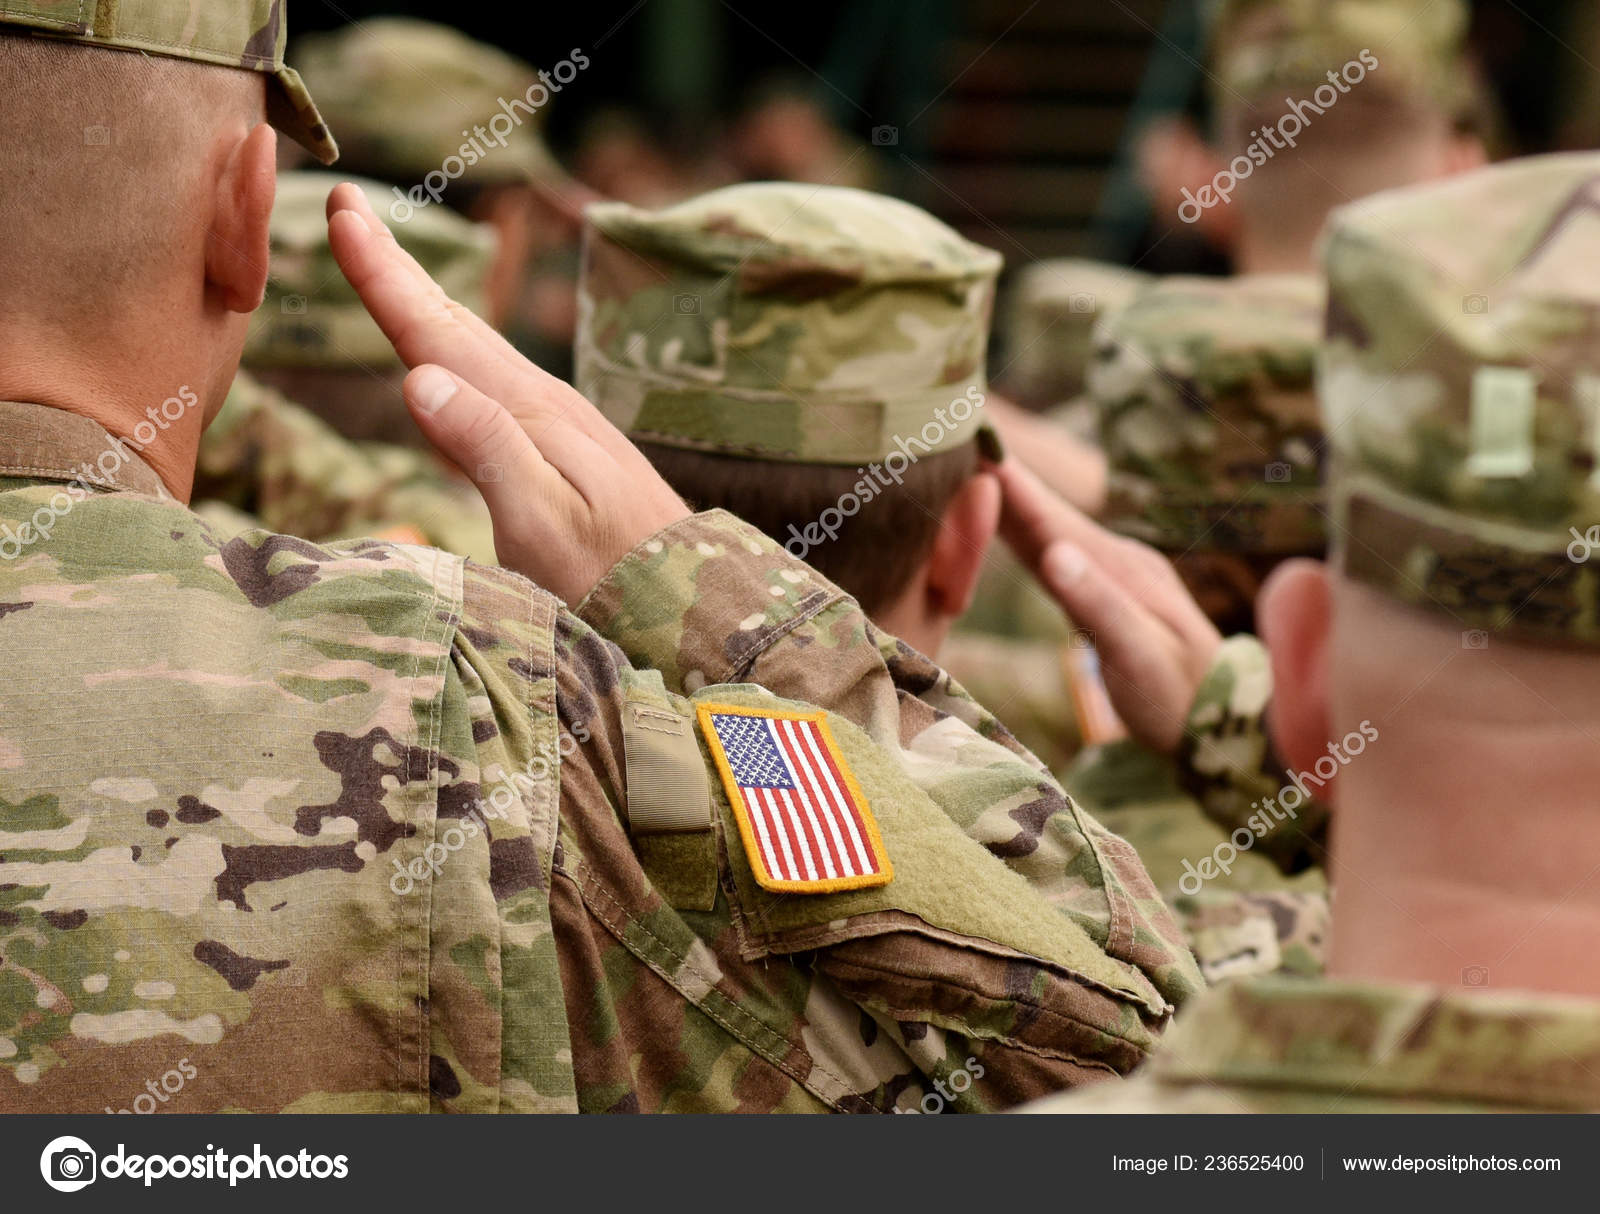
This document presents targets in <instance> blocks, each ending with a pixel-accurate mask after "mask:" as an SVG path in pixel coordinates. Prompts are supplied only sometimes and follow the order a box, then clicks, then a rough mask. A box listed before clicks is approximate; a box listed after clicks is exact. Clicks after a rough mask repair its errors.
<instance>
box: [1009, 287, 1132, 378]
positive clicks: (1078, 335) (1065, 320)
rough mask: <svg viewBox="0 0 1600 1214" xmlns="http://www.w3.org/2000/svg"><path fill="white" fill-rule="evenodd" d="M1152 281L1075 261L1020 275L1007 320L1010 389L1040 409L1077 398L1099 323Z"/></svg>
mask: <svg viewBox="0 0 1600 1214" xmlns="http://www.w3.org/2000/svg"><path fill="white" fill-rule="evenodd" d="M1152 281H1154V280H1153V279H1152V278H1151V277H1150V275H1148V274H1145V273H1142V272H1141V271H1139V270H1130V269H1128V268H1127V267H1126V266H1118V265H1111V264H1110V263H1108V262H1103V261H1086V260H1082V259H1079V258H1071V257H1064V258H1059V259H1056V260H1052V261H1040V262H1035V263H1034V264H1033V265H1031V266H1027V267H1026V268H1024V269H1023V270H1021V271H1020V272H1019V273H1018V275H1017V282H1016V285H1015V286H1014V287H1013V288H1012V293H1011V306H1010V308H1009V310H1008V312H1009V314H1008V316H1007V320H1008V324H1007V333H1008V341H1007V343H1006V349H1007V353H1008V355H1009V358H1010V365H1009V367H1008V368H1007V374H1008V376H1009V379H1008V381H1007V382H1008V384H1009V385H1010V386H1011V387H1012V389H1013V390H1014V391H1015V392H1016V394H1017V395H1018V396H1019V397H1022V398H1023V399H1024V400H1027V401H1035V402H1038V403H1041V404H1046V403H1048V404H1055V403H1058V402H1060V401H1064V400H1067V399H1068V398H1069V397H1072V396H1076V395H1077V394H1078V393H1079V392H1081V391H1082V390H1083V381H1084V373H1085V372H1086V371H1087V370H1088V367H1089V359H1090V357H1091V355H1092V354H1093V351H1094V345H1093V341H1092V337H1093V334H1094V327H1095V325H1096V323H1098V322H1099V321H1100V320H1101V319H1102V318H1103V317H1106V316H1110V315H1112V314H1113V313H1116V312H1120V311H1121V310H1122V309H1123V308H1125V307H1127V306H1128V304H1129V303H1130V302H1131V301H1132V300H1133V297H1134V296H1135V295H1136V294H1138V292H1139V291H1140V290H1141V289H1142V288H1144V287H1145V286H1146V285H1147V284H1149V283H1150V282H1152Z"/></svg>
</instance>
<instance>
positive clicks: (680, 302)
mask: <svg viewBox="0 0 1600 1214" xmlns="http://www.w3.org/2000/svg"><path fill="white" fill-rule="evenodd" d="M672 310H673V311H674V312H676V313H677V314H678V315H679V316H699V315H700V297H699V296H698V295H674V296H673V297H672Z"/></svg>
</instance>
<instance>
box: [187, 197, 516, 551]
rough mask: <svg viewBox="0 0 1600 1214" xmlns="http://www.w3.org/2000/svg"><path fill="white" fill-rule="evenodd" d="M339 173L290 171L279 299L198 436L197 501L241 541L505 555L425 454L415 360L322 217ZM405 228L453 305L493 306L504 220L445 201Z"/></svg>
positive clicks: (480, 511)
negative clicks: (409, 370)
mask: <svg viewBox="0 0 1600 1214" xmlns="http://www.w3.org/2000/svg"><path fill="white" fill-rule="evenodd" d="M340 180H341V179H340V178H339V177H338V176H336V175H334V174H331V173H317V172H288V173H280V174H279V176H278V194H277V198H276V200H275V201H274V203H273V207H272V222H271V263H270V266H269V270H268V278H267V290H266V298H265V301H264V302H263V304H262V306H261V307H260V308H259V309H258V310H257V311H256V314H255V316H254V317H252V319H251V324H250V334H249V337H248V338H247V339H246V341H245V348H244V356H243V360H242V365H243V367H244V368H245V371H242V372H241V373H240V374H239V376H238V377H237V378H236V379H235V380H234V382H233V386H232V388H231V389H229V392H228V398H227V401H226V402H225V403H224V405H223V408H222V411H221V412H220V413H219V414H218V415H217V417H216V419H215V420H214V421H213V422H212V423H211V425H210V426H208V427H207V428H206V432H205V437H204V438H203V439H202V440H201V444H200V456H199V461H198V465H197V467H196V471H195V487H194V499H195V509H196V511H197V512H198V513H200V514H201V515H203V516H204V517H205V518H207V519H208V520H209V521H210V522H212V523H213V524H214V525H215V526H217V527H218V528H219V529H221V530H222V531H225V532H227V533H228V534H229V535H235V534H238V532H239V531H241V530H243V529H244V528H245V527H248V526H260V527H265V528H266V529H267V530H269V531H279V532H283V533H286V534H289V535H297V536H300V537H301V538H302V539H309V540H317V541H325V540H336V539H349V538H354V537H357V536H362V535H377V536H379V537H380V538H386V539H398V540H403V541H406V542H410V543H418V544H432V545H435V546H437V547H440V548H443V549H445V550H446V551H449V552H454V553H456V554H457V555H460V556H467V557H471V558H473V559H474V560H479V561H483V562H485V563H489V564H492V563H494V536H493V528H492V525H491V523H490V520H489V513H488V510H487V509H486V508H485V506H484V504H483V499H482V498H481V497H480V496H479V495H478V493H477V491H476V490H474V489H473V488H472V486H471V485H470V484H469V483H467V482H466V481H465V480H463V479H462V478H461V477H460V476H458V475H457V474H455V472H454V470H447V469H446V467H445V466H444V465H443V464H442V463H441V462H440V461H439V459H438V458H437V457H436V456H435V455H434V454H433V452H432V451H431V450H421V449H419V448H424V447H426V446H427V444H426V443H425V442H424V440H423V438H422V435H421V433H420V432H419V431H418V430H417V428H416V426H415V424H414V423H413V422H412V420H411V417H410V415H409V414H408V413H407V412H406V407H405V401H404V400H403V399H402V395H401V384H402V381H403V380H404V378H405V373H406V367H405V364H404V363H402V362H401V361H400V359H399V357H398V356H397V355H396V354H395V352H394V347H393V346H392V345H391V344H390V343H389V341H388V339H387V338H385V337H384V335H383V333H382V331H381V330H379V328H378V326H377V325H376V324H375V323H374V322H373V320H372V317H371V316H369V315H368V314H367V310H366V308H364V307H363V306H362V304H361V300H360V298H359V296H357V294H356V293H355V291H354V289H353V288H352V287H351V286H350V284H349V283H348V282H346V281H345V279H344V275H342V274H341V273H340V272H339V267H338V264H337V263H336V262H335V261H334V258H333V253H332V250H331V249H330V248H329V244H328V221H327V216H326V214H325V212H326V209H327V200H328V194H329V192H330V191H331V190H332V189H333V187H334V186H335V185H337V184H338V183H339V181H340ZM357 184H358V185H359V187H360V188H361V189H362V190H364V191H365V193H366V195H367V198H368V201H369V202H370V203H371V205H372V206H373V207H374V209H378V208H382V207H384V206H387V204H388V189H387V187H385V186H382V185H380V184H378V183H377V182H371V181H360V182H358V183H357ZM392 228H393V230H394V232H395V238H396V239H397V240H398V241H399V242H400V247H401V248H403V249H404V250H406V252H407V253H409V254H410V255H411V256H412V257H413V258H415V259H416V261H417V263H418V264H419V265H421V266H422V267H423V269H424V270H426V271H427V272H428V273H429V275H430V276H431V277H432V278H433V279H434V281H436V282H438V283H439V284H440V286H441V287H443V288H444V289H445V290H446V291H447V292H448V293H449V294H450V296H451V297H452V298H453V299H455V300H456V301H457V302H458V303H460V304H461V305H462V306H463V307H467V308H471V309H472V310H473V311H475V312H482V311H484V303H485V298H486V296H485V289H484V284H485V280H486V277H487V274H488V270H489V266H490V263H491V261H492V259H493V255H494V235H493V232H492V230H491V229H489V228H487V227H486V226H484V225H481V224H474V223H472V222H470V221H469V220H466V219H463V218H462V217H461V216H460V215H457V214H456V213H455V212H454V211H451V210H448V209H447V208H444V207H430V208H428V209H426V210H423V211H420V212H419V213H418V214H417V215H416V216H414V217H413V218H412V220H411V221H410V222H409V223H404V224H394V225H392ZM245 372H248V374H247V373H245ZM374 440H381V441H374Z"/></svg>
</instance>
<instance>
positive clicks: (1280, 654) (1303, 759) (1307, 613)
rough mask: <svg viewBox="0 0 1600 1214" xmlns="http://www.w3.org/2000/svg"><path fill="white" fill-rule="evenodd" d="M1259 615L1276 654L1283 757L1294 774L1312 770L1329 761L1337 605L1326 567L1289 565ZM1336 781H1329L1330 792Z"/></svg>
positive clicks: (1273, 723)
mask: <svg viewBox="0 0 1600 1214" xmlns="http://www.w3.org/2000/svg"><path fill="white" fill-rule="evenodd" d="M1256 615H1257V618H1258V620H1259V621H1260V625H1261V639H1262V640H1264V641H1265V642H1266V644H1267V648H1268V650H1269V651H1270V652H1271V654H1272V704H1271V706H1270V708H1269V709H1268V713H1269V724H1270V727H1271V731H1272V740H1273V743H1274V744H1275V746H1276V747H1277V751H1278V754H1279V755H1280V756H1281V757H1282V758H1283V760H1284V761H1285V762H1287V763H1288V764H1289V766H1290V767H1291V768H1292V769H1293V770H1295V771H1310V770H1311V769H1312V768H1313V767H1314V766H1315V765H1316V762H1317V760H1318V759H1320V758H1324V757H1326V755H1327V753H1328V750H1327V747H1328V738H1329V731H1330V726H1329V724H1328V719H1329V718H1328V637H1329V630H1330V627H1331V625H1332V621H1333V616H1332V601H1331V595H1330V593H1329V586H1328V571H1327V567H1326V566H1324V565H1322V564H1320V563H1319V562H1317V561H1303V560H1297V561H1288V562H1286V563H1284V564H1283V565H1280V566H1279V567H1278V568H1277V569H1276V570H1274V571H1273V574H1272V576H1271V577H1270V578H1268V579H1267V583H1266V585H1265V586H1264V587H1263V588H1262V591H1261V598H1260V601H1259V602H1258V603H1257V605H1256ZM1332 787H1333V782H1332V781H1330V782H1329V789H1328V791H1329V792H1330V793H1331V791H1332Z"/></svg>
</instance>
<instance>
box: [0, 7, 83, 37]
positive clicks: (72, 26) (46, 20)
mask: <svg viewBox="0 0 1600 1214" xmlns="http://www.w3.org/2000/svg"><path fill="white" fill-rule="evenodd" d="M89 2H90V0H78V19H77V20H76V21H68V20H65V19H64V18H60V17H41V16H38V15H37V14H34V13H29V14H27V16H28V18H29V20H32V21H37V22H39V23H40V24H41V25H55V26H60V27H61V28H62V29H64V30H74V31H76V30H77V29H78V28H79V27H80V26H84V25H87V24H89V23H88V22H87V21H85V20H84V17H83V10H84V9H85V8H86V7H87V6H88V4H89ZM0 11H4V12H6V13H10V14H12V15H14V16H21V15H22V14H21V13H18V12H17V10H16V9H14V8H12V7H11V6H10V5H6V6H5V8H4V9H3V10H0Z"/></svg>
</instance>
